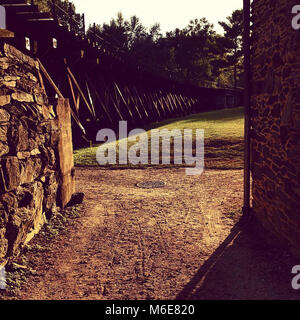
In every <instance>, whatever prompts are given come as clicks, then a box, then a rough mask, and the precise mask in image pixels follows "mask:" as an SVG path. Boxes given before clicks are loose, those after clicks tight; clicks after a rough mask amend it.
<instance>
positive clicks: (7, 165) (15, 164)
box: [1, 157, 20, 191]
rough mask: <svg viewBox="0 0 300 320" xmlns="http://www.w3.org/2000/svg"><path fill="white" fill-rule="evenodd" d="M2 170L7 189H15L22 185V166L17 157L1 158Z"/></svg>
mask: <svg viewBox="0 0 300 320" xmlns="http://www.w3.org/2000/svg"><path fill="white" fill-rule="evenodd" d="M1 165H2V171H3V174H4V179H5V181H4V182H5V189H6V191H10V190H13V189H15V188H17V187H18V186H19V185H20V167H19V160H18V158H17V157H6V158H4V159H1Z"/></svg>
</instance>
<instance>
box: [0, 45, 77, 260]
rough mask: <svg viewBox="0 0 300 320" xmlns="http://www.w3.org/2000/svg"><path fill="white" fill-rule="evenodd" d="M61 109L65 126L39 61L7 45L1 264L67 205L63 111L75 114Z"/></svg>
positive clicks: (1, 114) (2, 83)
mask: <svg viewBox="0 0 300 320" xmlns="http://www.w3.org/2000/svg"><path fill="white" fill-rule="evenodd" d="M66 101H67V100H66ZM60 102H61V101H60ZM55 104H57V102H56V103H55ZM58 105H62V107H61V112H60V113H61V114H62V118H63V119H61V121H60V119H59V117H57V116H56V114H55V112H54V111H53V109H54V110H56V106H54V107H53V106H52V105H50V103H49V101H48V98H47V95H46V92H45V89H44V84H43V80H42V76H41V73H40V71H39V65H38V63H37V61H35V60H34V59H32V58H30V57H28V56H26V55H24V54H23V53H21V52H20V51H18V50H16V49H15V48H14V47H12V46H9V45H7V44H3V43H2V45H1V47H0V265H1V264H3V263H5V262H6V261H7V259H8V258H10V257H13V256H15V255H17V254H18V253H19V251H20V249H21V247H22V246H23V245H24V244H25V243H27V242H28V241H29V240H30V239H31V238H32V237H33V236H34V235H35V234H36V233H37V232H38V231H39V230H40V228H41V226H42V225H43V224H44V222H45V221H46V219H47V218H49V217H50V216H51V215H52V213H53V212H55V210H56V206H57V204H58V203H62V202H64V204H65V202H66V199H64V200H62V199H61V193H62V191H61V189H62V187H61V185H62V181H63V180H64V179H63V175H62V174H61V169H60V166H61V163H62V161H60V159H59V157H60V152H59V145H60V144H61V141H60V140H61V129H62V127H63V128H64V129H66V128H68V125H69V126H70V123H68V122H65V123H64V124H63V122H64V121H65V120H66V119H67V120H68V121H70V119H69V118H66V116H65V115H64V111H63V110H65V112H66V113H67V114H69V111H70V110H69V109H68V108H67V107H68V104H67V105H66V103H65V101H62V102H61V103H60V104H59V103H58ZM69 138H70V137H69ZM68 151H69V152H70V148H69V149H68ZM71 152H72V150H71ZM69 157H70V156H69ZM71 157H72V153H71ZM64 174H66V173H64ZM59 190H60V192H58V191H59ZM72 190H73V186H72ZM68 196H69V195H68Z"/></svg>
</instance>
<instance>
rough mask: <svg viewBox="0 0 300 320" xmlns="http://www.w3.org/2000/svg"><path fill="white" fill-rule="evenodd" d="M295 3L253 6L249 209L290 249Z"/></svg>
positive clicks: (296, 104) (299, 108)
mask: <svg viewBox="0 0 300 320" xmlns="http://www.w3.org/2000/svg"><path fill="white" fill-rule="evenodd" d="M297 2H298V3H299V1H296V0H276V1H274V0H254V1H253V4H252V19H253V27H252V28H253V29H252V30H253V32H252V106H251V125H252V131H251V140H252V143H251V145H252V178H253V185H252V191H253V209H254V213H255V216H256V217H257V219H258V220H259V221H260V223H261V224H262V225H263V226H264V228H265V229H267V230H269V231H270V232H271V233H272V234H273V235H275V236H276V238H278V239H280V242H282V244H288V245H290V246H292V247H297V246H299V243H300V45H299V44H300V30H299V31H296V30H294V29H293V28H292V26H291V21H292V17H293V16H292V14H291V11H292V7H293V6H294V5H296V4H297ZM298 250H299V249H298Z"/></svg>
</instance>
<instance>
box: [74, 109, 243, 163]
mask: <svg viewBox="0 0 300 320" xmlns="http://www.w3.org/2000/svg"><path fill="white" fill-rule="evenodd" d="M151 129H159V130H162V129H167V130H174V129H179V130H181V131H182V132H183V130H184V129H193V130H194V131H196V129H203V130H204V136H205V143H204V151H205V168H218V169H242V168H243V150H244V142H243V135H244V109H243V108H242V107H239V108H233V109H224V110H217V111H211V112H205V113H199V114H193V115H190V116H186V117H182V118H175V119H169V120H167V121H164V122H160V123H153V124H151V125H149V126H147V127H146V128H145V130H147V134H148V137H149V139H148V152H149V158H148V160H149V163H148V165H146V164H139V165H132V164H128V165H120V164H118V158H119V154H118V149H119V148H118V145H119V141H117V164H116V165H111V164H107V165H105V166H104V167H110V168H131V167H142V168H144V167H147V166H151V164H150V161H151V155H150V150H151V139H150V132H151ZM135 143H136V142H131V141H128V149H130V147H131V146H132V145H134V144H135ZM173 146H174V144H173V139H172V138H171V161H170V162H171V165H172V164H173V163H174V157H173V152H172V151H173ZM193 146H194V147H193V148H194V149H193V151H195V136H193ZM98 147H99V145H95V146H93V147H90V148H82V149H79V150H75V152H74V160H75V165H76V166H99V164H98V163H97V161H96V152H97V149H98ZM160 163H161V150H160ZM160 166H166V165H160ZM173 166H186V164H185V163H184V162H183V164H182V165H174V164H173Z"/></svg>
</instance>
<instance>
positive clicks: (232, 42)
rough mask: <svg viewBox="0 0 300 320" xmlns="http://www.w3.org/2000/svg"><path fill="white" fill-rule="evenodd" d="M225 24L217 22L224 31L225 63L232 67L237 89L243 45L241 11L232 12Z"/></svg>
mask: <svg viewBox="0 0 300 320" xmlns="http://www.w3.org/2000/svg"><path fill="white" fill-rule="evenodd" d="M227 20H228V21H226V22H222V21H221V22H219V24H220V26H221V27H222V28H223V29H224V32H225V34H224V35H225V39H226V43H224V48H225V50H226V51H227V61H228V64H229V66H233V70H234V71H233V78H234V87H235V88H236V87H237V77H238V66H239V64H240V63H241V57H242V43H243V9H239V10H235V11H233V13H232V15H231V16H229V17H227Z"/></svg>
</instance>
